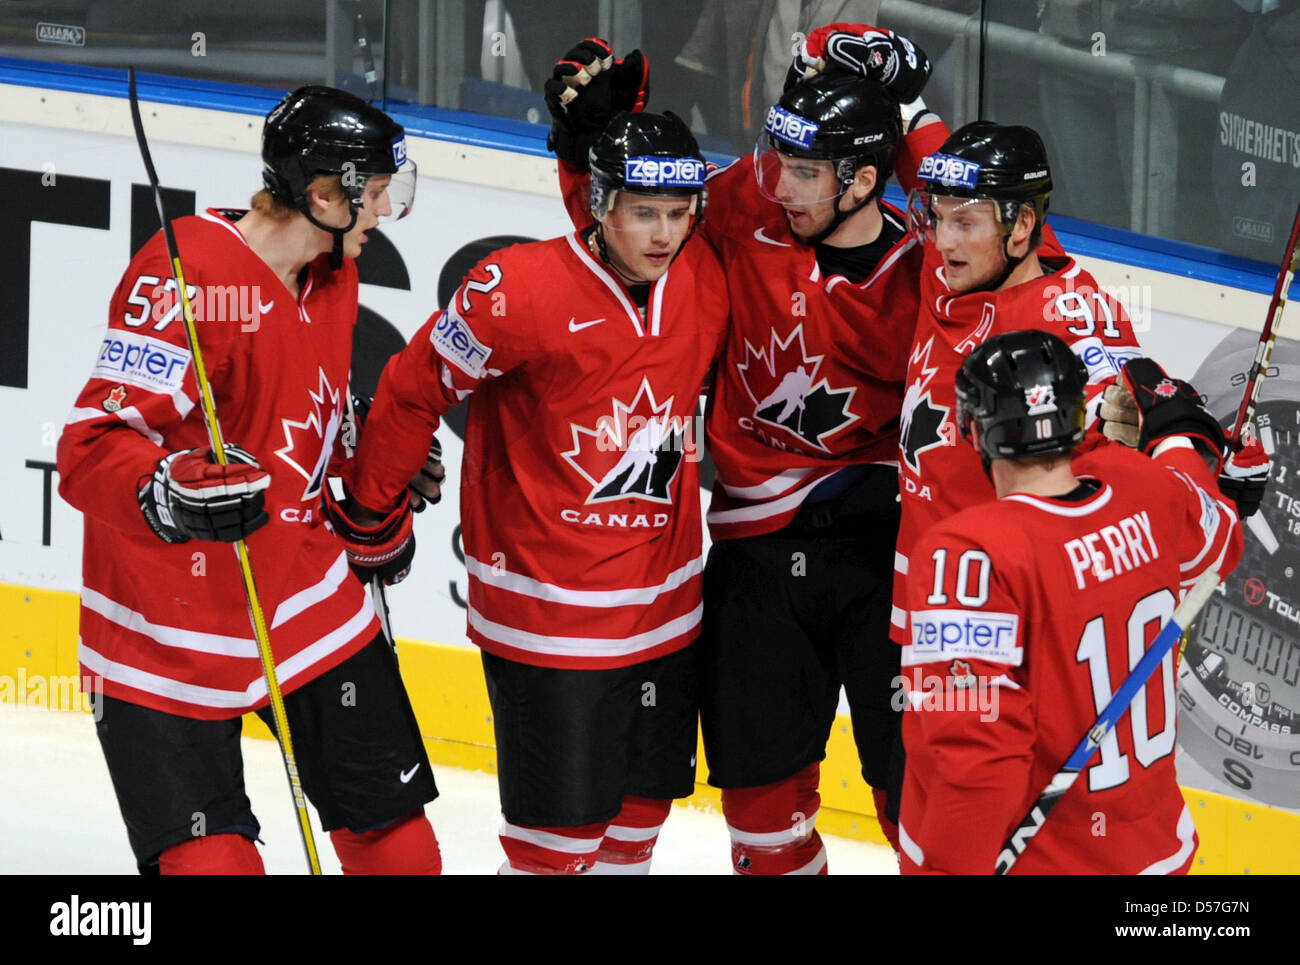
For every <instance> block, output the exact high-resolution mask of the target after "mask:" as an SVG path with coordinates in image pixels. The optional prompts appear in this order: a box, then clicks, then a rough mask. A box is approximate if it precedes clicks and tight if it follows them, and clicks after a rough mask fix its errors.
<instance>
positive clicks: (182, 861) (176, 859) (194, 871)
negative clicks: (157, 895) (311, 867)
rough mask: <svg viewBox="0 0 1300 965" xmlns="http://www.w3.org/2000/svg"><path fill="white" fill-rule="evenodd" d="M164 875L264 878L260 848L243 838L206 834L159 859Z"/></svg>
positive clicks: (171, 849)
mask: <svg viewBox="0 0 1300 965" xmlns="http://www.w3.org/2000/svg"><path fill="white" fill-rule="evenodd" d="M158 871H159V873H161V874H165V875H264V874H266V869H265V868H264V867H262V856H261V855H260V854H258V853H257V846H256V845H255V844H253V842H252V841H250V840H248V838H246V837H244V836H243V835H242V834H235V833H229V832H228V833H224V834H207V835H204V836H203V837H201V838H191V839H190V840H189V841H185V842H183V843H182V844H174V845H172V846H171V847H170V848H167V849H166V850H165V851H163V853H162V854H160V855H159V856H158Z"/></svg>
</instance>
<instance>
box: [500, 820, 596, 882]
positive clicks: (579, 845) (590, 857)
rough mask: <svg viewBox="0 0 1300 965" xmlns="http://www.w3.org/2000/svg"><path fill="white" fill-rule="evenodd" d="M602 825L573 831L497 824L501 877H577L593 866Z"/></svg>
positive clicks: (588, 825)
mask: <svg viewBox="0 0 1300 965" xmlns="http://www.w3.org/2000/svg"><path fill="white" fill-rule="evenodd" d="M605 828H606V824H605V823H604V822H602V823H600V824H584V825H581V826H579V827H575V828H553V827H533V826H529V825H522V824H511V823H510V822H509V821H506V820H505V819H504V818H503V819H502V821H501V847H502V848H504V849H505V852H506V863H505V864H503V865H502V866H501V868H500V869H499V871H498V872H497V873H498V874H503V875H580V874H586V873H587V872H588V871H590V870H591V869H592V868H593V867H594V866H595V864H596V854H597V852H598V851H600V842H601V841H602V840H603V839H604V837H605Z"/></svg>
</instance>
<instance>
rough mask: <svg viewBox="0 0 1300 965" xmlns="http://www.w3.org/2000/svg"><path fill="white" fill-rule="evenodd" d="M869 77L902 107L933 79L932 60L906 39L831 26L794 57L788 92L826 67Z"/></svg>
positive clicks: (859, 28)
mask: <svg viewBox="0 0 1300 965" xmlns="http://www.w3.org/2000/svg"><path fill="white" fill-rule="evenodd" d="M828 63H829V64H836V65H838V66H839V67H841V68H843V69H844V70H849V71H852V72H853V73H855V74H859V75H861V76H862V77H869V78H870V79H872V80H874V81H876V82H878V83H879V84H880V85H881V86H882V87H884V88H885V90H887V91H889V92H890V93H891V94H893V95H894V97H895V98H896V99H897V100H898V102H899V103H900V104H910V103H911V102H912V101H915V100H916V99H917V98H918V97H920V96H921V91H922V90H924V89H925V84H926V81H928V80H929V79H930V58H929V57H927V56H926V55H925V51H924V50H922V49H921V48H920V47H918V46H916V45H915V44H914V43H912V41H910V40H908V39H907V38H906V37H904V36H902V35H900V34H896V33H894V31H892V30H885V29H884V28H882V27H871V26H867V25H864V24H851V23H831V24H827V25H826V26H824V27H818V28H817V29H816V30H814V31H813V32H812V33H811V34H809V35H808V39H807V40H805V41H804V42H803V45H802V46H801V47H800V48H799V51H798V52H797V53H796V54H795V55H794V63H793V64H792V65H791V66H790V71H789V73H788V74H787V75H786V83H785V89H786V90H789V89H790V88H791V87H793V86H794V85H795V84H797V83H799V82H800V81H804V80H808V79H809V78H811V77H815V76H817V74H819V73H821V72H822V71H823V70H824V69H825V68H826V65H827V64H828Z"/></svg>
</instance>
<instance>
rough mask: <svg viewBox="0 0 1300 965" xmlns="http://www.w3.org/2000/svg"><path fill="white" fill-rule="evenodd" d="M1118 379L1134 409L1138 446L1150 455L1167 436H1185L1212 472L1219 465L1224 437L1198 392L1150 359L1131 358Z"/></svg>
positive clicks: (1220, 468) (1225, 445)
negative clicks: (1131, 398)
mask: <svg viewBox="0 0 1300 965" xmlns="http://www.w3.org/2000/svg"><path fill="white" fill-rule="evenodd" d="M1120 379H1121V380H1122V381H1123V382H1124V384H1125V385H1126V386H1127V387H1128V390H1129V392H1130V393H1132V395H1133V402H1134V404H1135V405H1136V406H1137V408H1138V420H1139V421H1138V426H1139V429H1138V446H1137V447H1138V448H1139V449H1140V450H1142V451H1143V452H1145V453H1148V454H1150V452H1151V450H1153V449H1154V448H1155V447H1156V446H1157V445H1159V444H1160V443H1161V442H1162V441H1163V440H1165V439H1168V438H1169V437H1170V436H1187V437H1188V438H1189V439H1191V440H1192V444H1193V445H1195V446H1196V448H1197V449H1198V450H1200V452H1201V455H1203V456H1205V457H1206V459H1207V460H1209V464H1210V467H1211V468H1212V469H1213V470H1214V472H1216V473H1217V472H1219V471H1221V470H1222V468H1223V451H1224V449H1225V448H1226V447H1227V438H1226V437H1225V436H1224V434H1223V427H1222V426H1220V425H1219V422H1218V420H1217V419H1215V418H1214V416H1213V415H1211V414H1210V411H1209V410H1208V409H1206V408H1205V404H1204V402H1202V400H1201V396H1200V393H1198V392H1197V391H1196V389H1194V388H1192V386H1191V385H1189V384H1188V383H1186V382H1184V381H1183V380H1182V379H1171V378H1170V377H1169V374H1168V373H1167V372H1165V370H1164V369H1162V368H1161V367H1160V366H1159V364H1157V363H1156V362H1155V361H1153V360H1152V359H1148V358H1136V359H1132V360H1130V361H1129V362H1128V364H1126V365H1125V366H1124V368H1123V369H1121V370H1120Z"/></svg>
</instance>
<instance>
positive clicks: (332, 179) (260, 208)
mask: <svg viewBox="0 0 1300 965" xmlns="http://www.w3.org/2000/svg"><path fill="white" fill-rule="evenodd" d="M307 191H308V193H311V192H312V191H315V192H316V193H317V194H319V195H320V196H321V197H322V198H324V199H325V200H327V201H333V200H334V199H336V198H341V197H343V179H342V177H340V176H339V175H337V174H318V175H316V176H315V177H314V178H312V180H311V183H310V184H308V185H307ZM249 206H250V207H251V208H252V209H253V210H254V211H256V212H257V213H258V214H261V215H265V216H266V217H268V218H270V219H272V220H273V221H288V220H289V219H290V218H292V217H293V216H294V215H295V214H298V209H297V208H295V207H294V206H293V205H291V204H290V203H289V202H287V201H282V200H280V199H279V198H277V197H276V196H275V195H273V194H272V193H271V192H270V191H269V190H267V189H266V188H263V189H262V190H261V191H258V192H257V193H256V194H255V195H253V197H252V199H251V200H250V201H249Z"/></svg>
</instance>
